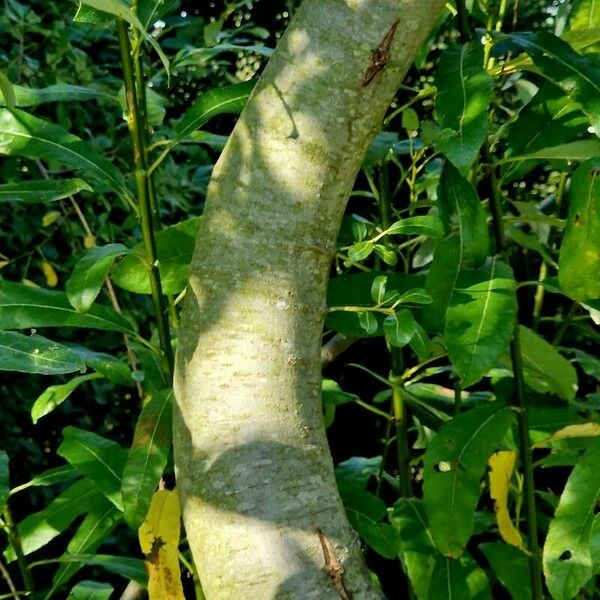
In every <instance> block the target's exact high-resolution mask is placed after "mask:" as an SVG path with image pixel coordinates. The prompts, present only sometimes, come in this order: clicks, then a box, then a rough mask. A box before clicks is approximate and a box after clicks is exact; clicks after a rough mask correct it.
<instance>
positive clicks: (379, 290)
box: [371, 275, 387, 306]
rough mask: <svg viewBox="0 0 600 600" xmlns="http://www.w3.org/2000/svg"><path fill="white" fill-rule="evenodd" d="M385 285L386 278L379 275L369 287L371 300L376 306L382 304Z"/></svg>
mask: <svg viewBox="0 0 600 600" xmlns="http://www.w3.org/2000/svg"><path fill="white" fill-rule="evenodd" d="M386 284H387V276H386V275H379V276H378V277H375V279H373V284H372V285H371V298H372V300H373V302H375V304H376V305H378V306H379V305H380V304H381V303H382V302H383V298H384V297H385V286H386Z"/></svg>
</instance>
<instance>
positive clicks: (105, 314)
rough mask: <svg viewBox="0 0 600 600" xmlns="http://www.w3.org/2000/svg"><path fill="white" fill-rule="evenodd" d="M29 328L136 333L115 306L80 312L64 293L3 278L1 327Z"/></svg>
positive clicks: (0, 287) (95, 307)
mask: <svg viewBox="0 0 600 600" xmlns="http://www.w3.org/2000/svg"><path fill="white" fill-rule="evenodd" d="M30 327H34V328H35V327H86V328H90V329H106V330H109V331H120V332H123V333H130V334H134V335H135V332H134V331H133V330H132V329H131V326H130V325H129V323H128V322H127V321H126V320H125V319H124V318H123V317H122V316H121V315H120V314H118V313H117V312H116V311H114V310H113V309H112V308H109V307H107V306H94V307H92V308H91V309H90V310H89V311H88V312H87V313H85V314H81V313H78V312H77V311H76V310H75V309H74V308H73V307H72V306H71V304H70V303H69V301H68V299H67V296H66V294H64V293H63V292H51V291H49V290H45V289H43V288H39V287H31V286H28V285H23V284H20V283H12V282H10V281H0V328H1V329H28V328H30ZM78 368H80V367H78ZM72 370H73V371H75V370H76V369H72ZM62 372H63V373H65V372H67V371H62Z"/></svg>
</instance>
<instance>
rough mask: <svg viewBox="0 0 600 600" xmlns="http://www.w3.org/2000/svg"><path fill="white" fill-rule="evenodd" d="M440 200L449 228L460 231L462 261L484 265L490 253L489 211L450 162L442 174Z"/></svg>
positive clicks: (442, 212)
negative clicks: (487, 213) (487, 211)
mask: <svg viewBox="0 0 600 600" xmlns="http://www.w3.org/2000/svg"><path fill="white" fill-rule="evenodd" d="M439 199H440V215H441V217H442V220H443V221H444V223H445V225H446V228H447V229H456V230H457V235H458V238H459V240H460V245H461V247H462V249H463V252H462V259H463V260H468V261H472V262H474V263H476V264H478V263H481V262H483V261H484V260H485V258H486V257H487V256H488V254H489V251H490V236H489V232H488V226H487V215H486V211H485V210H484V208H483V206H482V204H481V202H480V200H479V197H478V196H477V192H476V191H475V188H474V187H473V186H472V185H471V183H469V181H467V179H465V178H464V177H463V176H462V175H461V174H460V172H459V171H458V169H457V168H456V167H454V166H453V165H452V164H451V163H448V162H447V163H446V164H445V165H444V169H443V171H442V177H441V180H440V191H439Z"/></svg>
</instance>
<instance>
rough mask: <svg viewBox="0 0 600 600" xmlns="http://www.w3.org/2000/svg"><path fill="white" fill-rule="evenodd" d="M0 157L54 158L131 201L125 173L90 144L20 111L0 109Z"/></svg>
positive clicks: (60, 128) (56, 126)
mask: <svg viewBox="0 0 600 600" xmlns="http://www.w3.org/2000/svg"><path fill="white" fill-rule="evenodd" d="M0 154H7V155H9V156H26V157H27V158H33V159H38V158H39V159H42V160H49V159H52V160H54V161H56V162H58V163H60V164H64V165H66V166H68V167H71V168H72V169H76V170H78V171H81V172H82V173H83V174H84V176H85V177H86V179H87V178H89V179H91V180H94V181H98V182H100V183H102V184H103V185H106V186H107V187H108V188H109V189H111V190H112V191H114V192H116V193H117V194H119V195H121V196H122V197H124V198H126V199H129V200H130V201H131V193H130V192H129V190H128V189H127V185H126V183H125V178H124V177H123V174H122V173H121V172H120V171H119V170H118V169H117V168H116V167H115V166H114V165H113V164H112V163H111V162H109V161H108V160H106V159H105V158H103V157H102V156H100V155H99V154H98V153H97V152H96V151H95V150H94V149H93V148H92V147H91V146H90V145H89V144H87V143H86V142H84V141H82V140H81V139H79V138H78V137H77V136H75V135H71V134H70V133H68V132H67V131H65V130H64V129H63V128H62V127H59V126H58V125H51V124H50V123H47V122H46V121H43V120H42V119H38V118H37V117H34V116H32V115H29V114H27V113H26V112H23V111H21V110H12V111H11V110H8V109H0Z"/></svg>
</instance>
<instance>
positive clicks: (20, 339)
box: [0, 305, 85, 375]
mask: <svg viewBox="0 0 600 600" xmlns="http://www.w3.org/2000/svg"><path fill="white" fill-rule="evenodd" d="M0 307H1V305H0ZM1 310H2V309H1V308H0V311H1ZM1 314H2V313H1V312H0V315H1ZM0 321H1V317H0ZM0 370H2V371H19V372H21V373H38V374H39V375H60V374H61V373H73V372H74V371H85V363H84V362H83V361H82V360H81V359H80V358H79V357H78V356H77V355H76V354H75V353H74V352H73V351H72V350H71V349H70V348H67V347H66V346H63V345H62V344H58V343H56V342H53V341H51V340H47V339H46V338H44V337H42V336H41V335H36V334H34V335H24V334H22V333H17V332H16V331H0Z"/></svg>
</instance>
